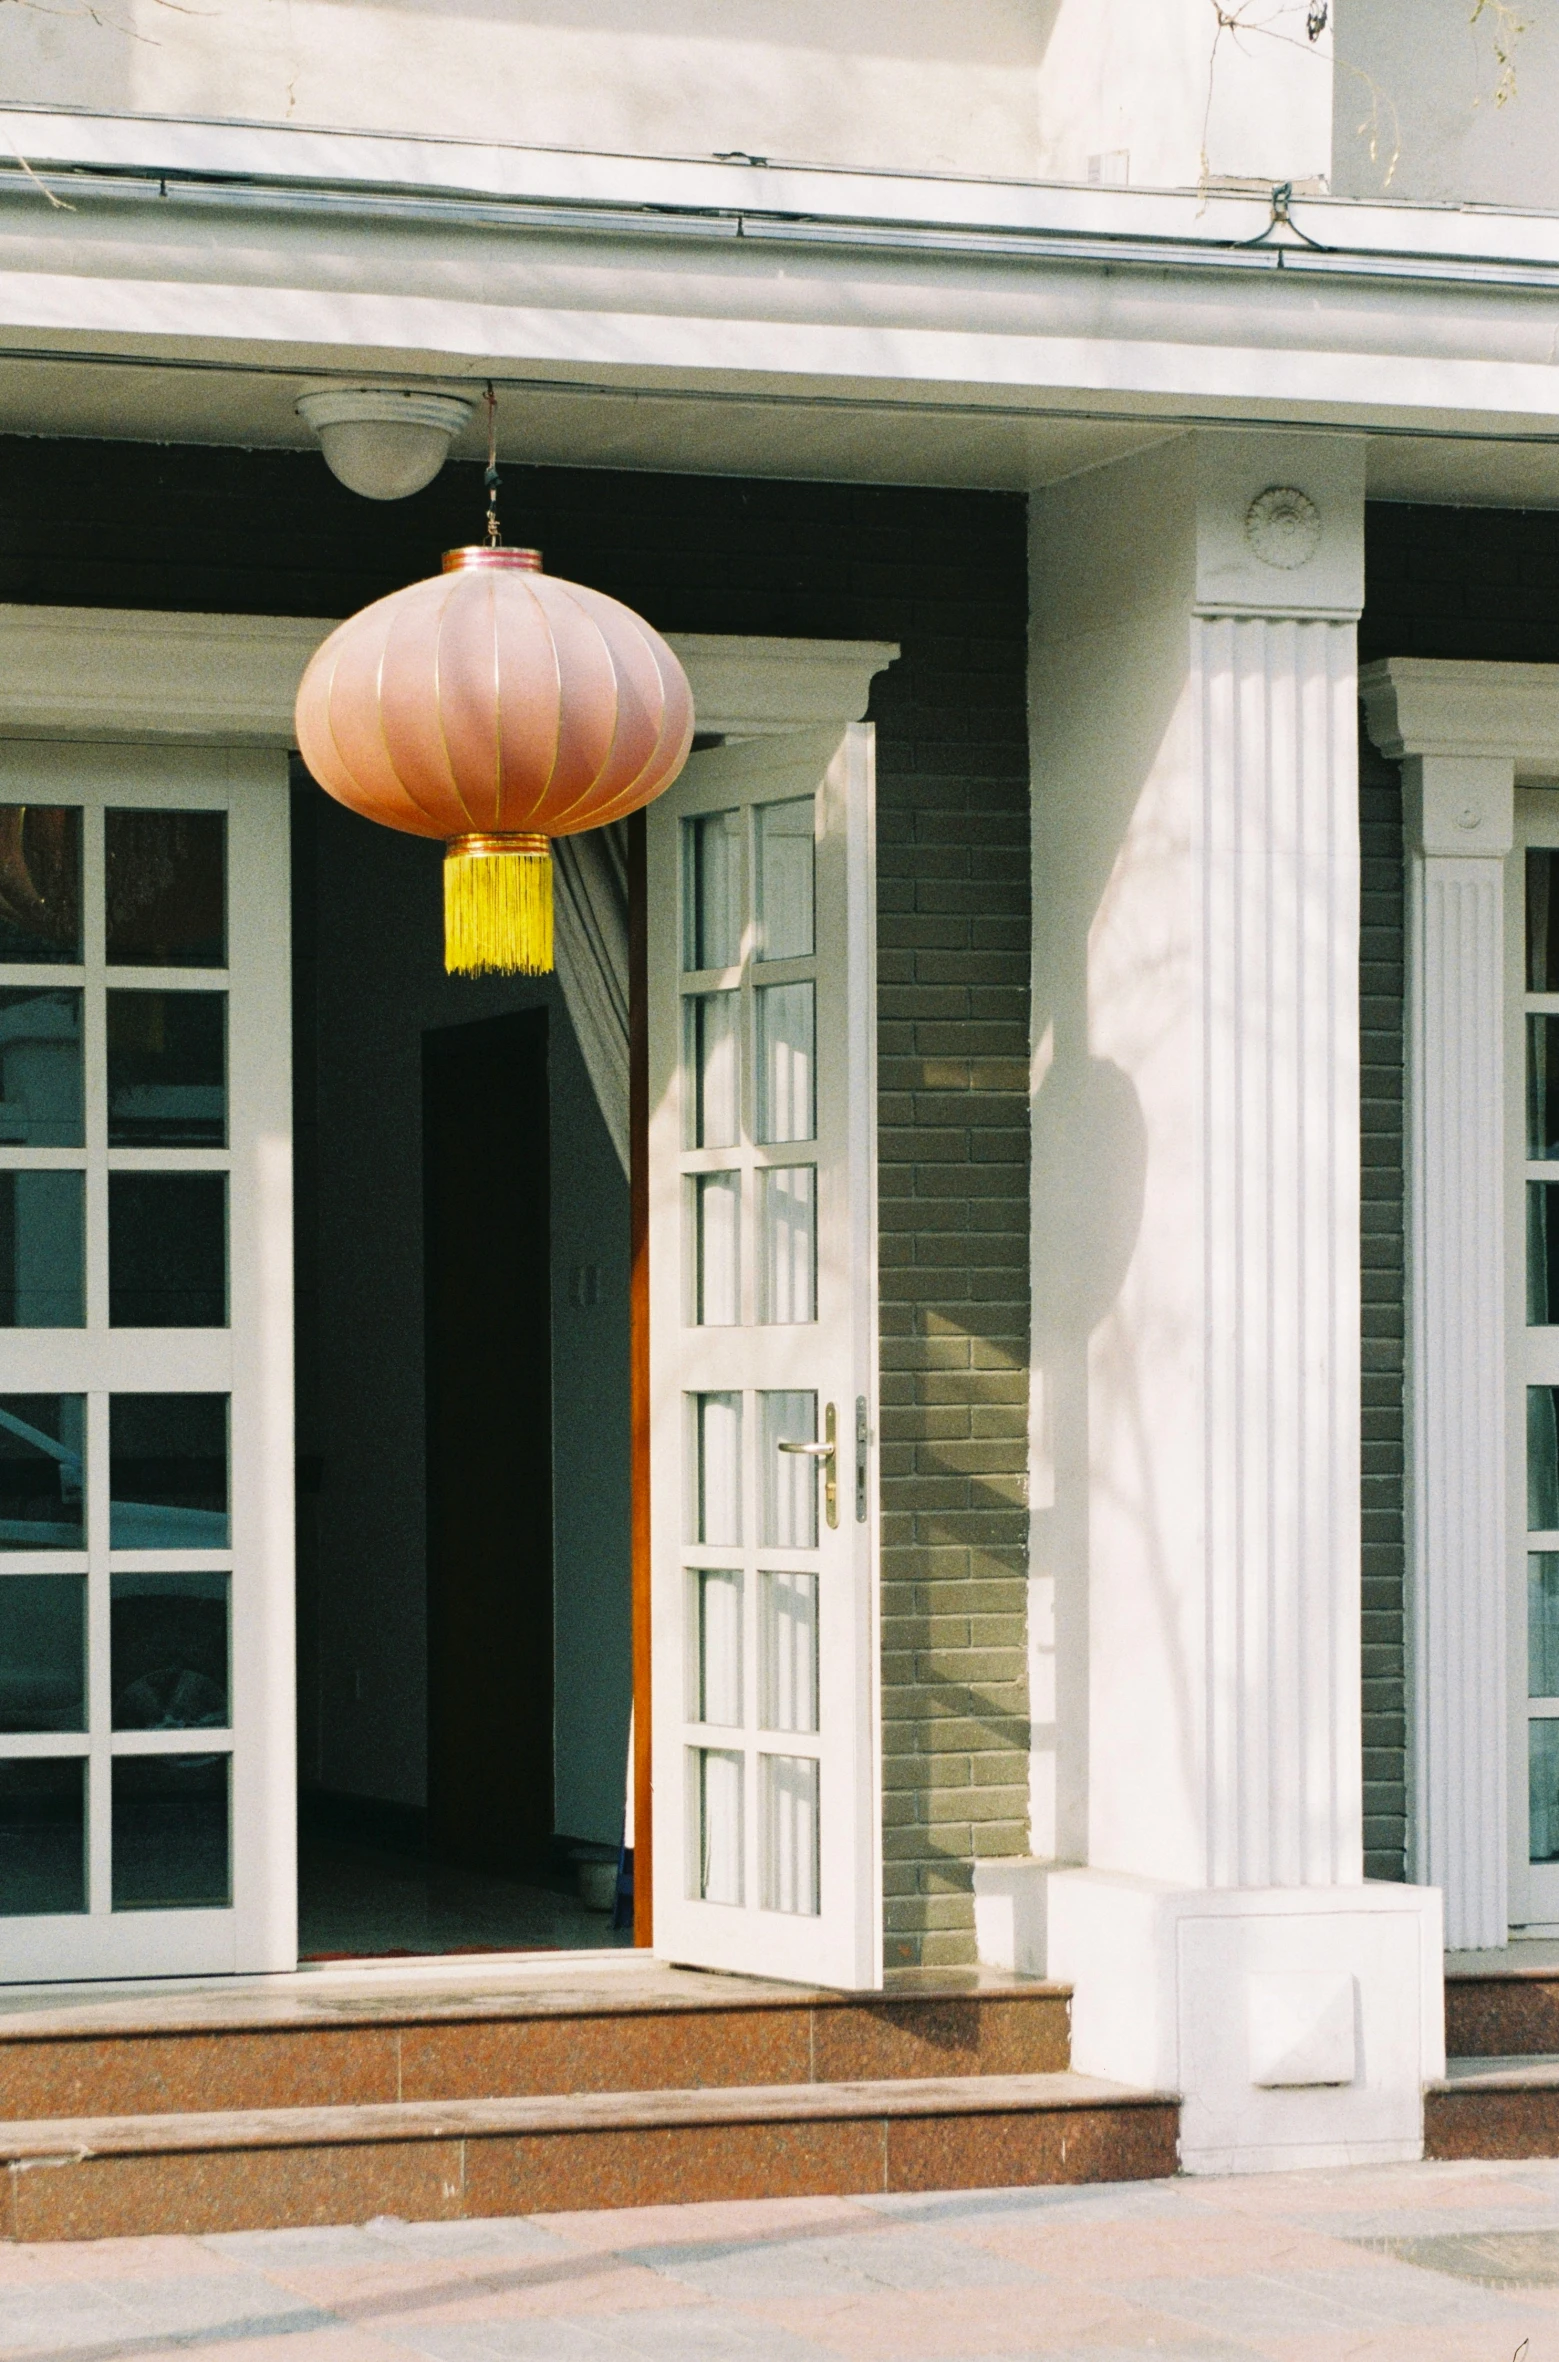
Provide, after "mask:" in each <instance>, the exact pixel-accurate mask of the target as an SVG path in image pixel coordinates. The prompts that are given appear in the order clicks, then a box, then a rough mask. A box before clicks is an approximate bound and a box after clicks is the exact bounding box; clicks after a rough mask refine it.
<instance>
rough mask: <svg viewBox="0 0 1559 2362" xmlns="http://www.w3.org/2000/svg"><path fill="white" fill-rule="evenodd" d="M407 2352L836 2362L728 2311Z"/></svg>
mask: <svg viewBox="0 0 1559 2362" xmlns="http://www.w3.org/2000/svg"><path fill="white" fill-rule="evenodd" d="M398 2342H399V2343H400V2346H401V2351H402V2352H405V2351H407V2350H409V2351H411V2352H414V2353H417V2354H420V2355H426V2356H427V2357H428V2358H429V2362H630V2358H634V2362H837V2358H836V2356H835V2355H834V2354H833V2353H832V2352H831V2351H830V2349H829V2348H828V2347H826V2346H818V2345H813V2344H810V2343H808V2342H807V2341H806V2340H805V2339H803V2338H798V2337H795V2336H793V2335H791V2334H790V2333H789V2332H788V2331H786V2330H783V2329H776V2328H773V2327H771V2326H770V2325H769V2324H768V2323H766V2322H761V2321H744V2320H741V2319H740V2318H738V2317H736V2316H733V2315H731V2314H728V2313H726V2312H725V2311H724V2310H723V2308H721V2309H716V2308H714V2307H701V2306H700V2307H678V2308H677V2309H676V2310H675V2311H674V2312H666V2313H660V2314H653V2315H647V2316H635V2317H634V2319H633V2320H632V2321H631V2322H627V2321H623V2320H620V2319H605V2320H603V2319H599V2318H598V2319H584V2320H581V2319H553V2320H549V2321H518V2322H501V2323H495V2324H492V2325H490V2326H488V2327H486V2328H459V2329H447V2330H434V2331H424V2330H418V2331H417V2332H416V2333H415V2341H414V2342H413V2340H412V2339H405V2340H402V2341H398Z"/></svg>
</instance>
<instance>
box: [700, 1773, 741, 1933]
mask: <svg viewBox="0 0 1559 2362" xmlns="http://www.w3.org/2000/svg"><path fill="white" fill-rule="evenodd" d="M694 1767H695V1769H694V1778H695V1791H694V1792H695V1794H696V1797H697V1800H698V1828H697V1836H698V1850H697V1885H696V1888H695V1892H696V1894H697V1896H698V1898H699V1899H700V1900H701V1901H703V1902H706V1903H739V1902H740V1901H741V1899H742V1759H741V1757H740V1756H739V1755H731V1754H727V1753H726V1752H725V1750H724V1749H723V1748H719V1747H698V1748H695V1749H694Z"/></svg>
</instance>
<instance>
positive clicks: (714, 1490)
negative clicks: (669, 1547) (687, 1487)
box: [687, 1394, 742, 1547]
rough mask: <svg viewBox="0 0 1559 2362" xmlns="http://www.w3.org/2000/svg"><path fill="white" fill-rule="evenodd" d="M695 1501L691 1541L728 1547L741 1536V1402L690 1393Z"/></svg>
mask: <svg viewBox="0 0 1559 2362" xmlns="http://www.w3.org/2000/svg"><path fill="white" fill-rule="evenodd" d="M687 1400H688V1410H689V1414H690V1417H691V1420H692V1428H693V1432H692V1438H691V1443H692V1448H691V1451H690V1453H689V1461H690V1465H691V1469H692V1478H693V1481H692V1488H691V1489H692V1496H693V1497H692V1500H691V1503H690V1504H689V1507H690V1515H689V1518H688V1540H689V1541H690V1542H712V1543H714V1544H716V1545H717V1546H718V1547H724V1545H725V1544H727V1543H730V1542H740V1540H741V1538H742V1398H741V1396H740V1395H739V1394H690V1395H689V1396H688V1398H687Z"/></svg>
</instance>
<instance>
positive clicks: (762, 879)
mask: <svg viewBox="0 0 1559 2362" xmlns="http://www.w3.org/2000/svg"><path fill="white" fill-rule="evenodd" d="M812 836H813V799H812V797H811V796H802V797H800V798H799V799H798V800H797V801H795V802H794V803H787V804H760V805H759V807H758V943H759V952H758V957H759V958H760V959H764V960H800V959H805V958H806V957H807V956H808V954H809V953H810V952H811V950H812V947H813V936H812V924H813V922H812Z"/></svg>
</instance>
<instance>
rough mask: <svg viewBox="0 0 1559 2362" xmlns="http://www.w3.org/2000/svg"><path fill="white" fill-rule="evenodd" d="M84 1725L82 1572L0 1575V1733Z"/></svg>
mask: <svg viewBox="0 0 1559 2362" xmlns="http://www.w3.org/2000/svg"><path fill="white" fill-rule="evenodd" d="M86 1727H87V1578H86V1576H85V1575H3V1576H0V1731H41V1730H85V1729H86Z"/></svg>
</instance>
